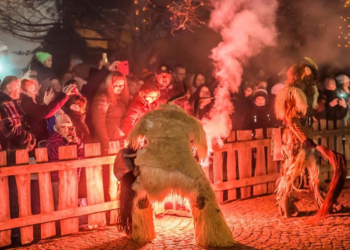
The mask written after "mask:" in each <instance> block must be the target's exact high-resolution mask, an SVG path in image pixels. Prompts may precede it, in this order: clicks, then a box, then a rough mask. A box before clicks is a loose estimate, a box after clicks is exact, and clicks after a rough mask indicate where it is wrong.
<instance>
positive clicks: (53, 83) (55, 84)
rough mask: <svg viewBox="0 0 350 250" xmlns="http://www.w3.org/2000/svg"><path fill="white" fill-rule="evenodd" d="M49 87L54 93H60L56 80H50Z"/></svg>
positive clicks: (60, 87)
mask: <svg viewBox="0 0 350 250" xmlns="http://www.w3.org/2000/svg"><path fill="white" fill-rule="evenodd" d="M51 86H52V88H53V90H54V91H55V92H56V93H60V92H61V91H62V85H61V83H60V81H59V80H58V79H52V80H51Z"/></svg>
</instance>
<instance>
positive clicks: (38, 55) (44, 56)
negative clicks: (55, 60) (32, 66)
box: [35, 52, 51, 63]
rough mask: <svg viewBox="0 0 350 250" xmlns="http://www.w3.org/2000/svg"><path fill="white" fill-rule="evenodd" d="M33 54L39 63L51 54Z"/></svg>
mask: <svg viewBox="0 0 350 250" xmlns="http://www.w3.org/2000/svg"><path fill="white" fill-rule="evenodd" d="M35 55H36V59H38V61H39V62H41V63H44V62H45V61H46V59H47V58H49V57H50V56H51V55H50V54H49V53H46V52H38V53H36V54H35Z"/></svg>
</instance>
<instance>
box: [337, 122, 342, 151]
mask: <svg viewBox="0 0 350 250" xmlns="http://www.w3.org/2000/svg"><path fill="white" fill-rule="evenodd" d="M343 127H344V125H343V120H338V121H337V130H338V129H342V128H343ZM336 142H337V144H336V146H337V152H338V153H340V154H344V149H343V134H342V133H339V134H338V135H337V137H336Z"/></svg>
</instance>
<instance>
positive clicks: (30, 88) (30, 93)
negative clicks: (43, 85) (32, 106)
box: [26, 84, 37, 99]
mask: <svg viewBox="0 0 350 250" xmlns="http://www.w3.org/2000/svg"><path fill="white" fill-rule="evenodd" d="M26 92H27V94H28V96H30V97H31V98H33V99H35V96H36V94H37V91H36V89H35V85H34V84H29V85H28V86H26Z"/></svg>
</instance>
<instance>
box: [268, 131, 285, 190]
mask: <svg viewBox="0 0 350 250" xmlns="http://www.w3.org/2000/svg"><path fill="white" fill-rule="evenodd" d="M271 136H272V128H268V129H267V138H271ZM281 164H282V162H281ZM277 172H278V171H277V161H274V160H273V155H272V149H271V144H270V145H269V146H268V147H267V174H269V175H270V174H274V173H277ZM275 189H276V182H269V183H267V192H268V193H269V194H272V193H274V192H275Z"/></svg>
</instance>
